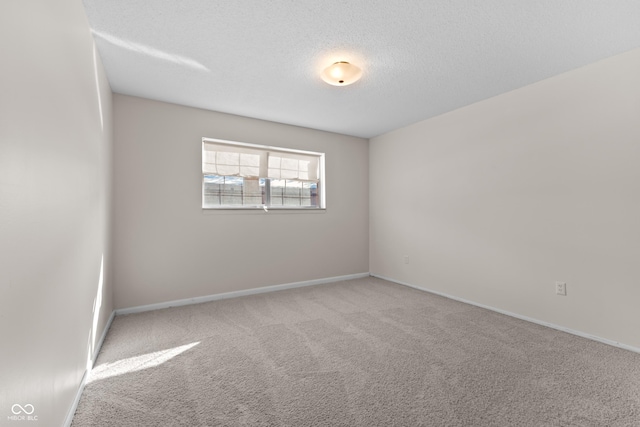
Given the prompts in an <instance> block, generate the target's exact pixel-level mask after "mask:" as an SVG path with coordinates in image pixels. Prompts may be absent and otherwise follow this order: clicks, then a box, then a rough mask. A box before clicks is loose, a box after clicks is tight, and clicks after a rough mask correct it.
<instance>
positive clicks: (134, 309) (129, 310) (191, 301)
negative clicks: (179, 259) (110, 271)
mask: <svg viewBox="0 0 640 427" xmlns="http://www.w3.org/2000/svg"><path fill="white" fill-rule="evenodd" d="M363 277H369V273H358V274H348V275H346V276H335V277H327V278H324V279H315V280H306V281H304V282H295V283H286V284H283V285H273V286H264V287H262V288H252V289H245V290H242V291H233V292H225V293H222V294H213V295H205V296H201V297H195V298H186V299H180V300H174V301H167V302H160V303H157V304H148V305H139V306H136V307H129V308H119V309H117V310H116V316H120V315H123V314H133V313H142V312H145V311H152V310H160V309H163V308H169V307H180V306H183V305H191V304H200V303H203V302H209V301H217V300H221V299H227V298H236V297H242V296H246V295H255V294H262V293H266V292H274V291H282V290H285V289H292V288H301V287H304V286H312V285H321V284H324V283H333V282H342V281H344V280H352V279H361V278H363Z"/></svg>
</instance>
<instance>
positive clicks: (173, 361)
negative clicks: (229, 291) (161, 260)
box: [73, 278, 640, 427]
mask: <svg viewBox="0 0 640 427" xmlns="http://www.w3.org/2000/svg"><path fill="white" fill-rule="evenodd" d="M90 381H91V382H90V383H89V384H88V385H87V387H86V388H85V390H84V394H83V396H82V399H81V401H80V404H79V406H78V410H77V412H76V415H75V418H74V421H73V426H75V427H81V426H119V427H124V426H136V427H140V426H156V427H157V426H640V354H637V353H633V352H629V351H625V350H621V349H617V348H613V347H609V346H606V345H604V344H600V343H597V342H593V341H589V340H586V339H582V338H578V337H575V336H572V335H569V334H565V333H563V332H559V331H556V330H552V329H548V328H545V327H542V326H538V325H535V324H531V323H528V322H524V321H520V320H517V319H513V318H510V317H507V316H503V315H501V314H497V313H494V312H491V311H487V310H484V309H481V308H477V307H473V306H470V305H466V304H462V303H459V302H455V301H451V300H448V299H446V298H442V297H438V296H435V295H431V294H429V293H426V292H421V291H418V290H415V289H411V288H407V287H404V286H400V285H396V284H392V283H389V282H386V281H383V280H379V279H375V278H366V279H358V280H353V281H348V282H341V283H334V284H325V285H318V286H312V287H306V288H298V289H292V290H287V291H281V292H274V293H269V294H261V295H254V296H247V297H242V298H235V299H229V300H222V301H216V302H210V303H205V304H199V305H193V306H187V307H177V308H170V309H165V310H159V311H153V312H147V313H142V314H136V315H129V316H119V317H116V319H115V320H114V322H113V325H112V327H111V330H110V331H109V333H108V335H107V339H106V341H105V343H104V346H103V348H102V351H101V353H100V356H99V357H98V361H97V364H96V368H95V369H94V371H93V372H92V376H91V378H90Z"/></svg>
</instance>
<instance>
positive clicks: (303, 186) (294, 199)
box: [271, 179, 318, 207]
mask: <svg viewBox="0 0 640 427" xmlns="http://www.w3.org/2000/svg"><path fill="white" fill-rule="evenodd" d="M271 206H287V207H296V206H298V207H300V206H308V207H317V206H318V185H317V184H316V183H315V182H306V181H298V180H293V179H286V180H285V179H272V180H271Z"/></svg>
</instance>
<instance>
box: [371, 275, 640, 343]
mask: <svg viewBox="0 0 640 427" xmlns="http://www.w3.org/2000/svg"><path fill="white" fill-rule="evenodd" d="M371 276H372V277H377V278H378V279H383V280H387V281H389V282H393V283H397V284H399V285H403V286H408V287H410V288H414V289H418V290H420V291H424V292H429V293H431V294H434V295H439V296H441V297H445V298H449V299H452V300H455V301H459V302H463V303H465V304H470V305H474V306H476V307H480V308H485V309H487V310H491V311H495V312H496V313H500V314H504V315H507V316H510V317H515V318H516V319H520V320H525V321H527V322H531V323H535V324H538V325H542V326H546V327H548V328H552V329H556V330H558V331H562V332H566V333H568V334H572V335H576V336H579V337H582V338H587V339H589V340H592V341H598V342H600V343H603V344H607V345H610V346H613V347H618V348H622V349H624V350H629V351H633V352H635V353H640V348H637V347H632V346H630V345H626V344H623V343H619V342H617V341H612V340H609V339H606V338H601V337H597V336H595V335H590V334H587V333H585V332H581V331H576V330H574V329H570V328H566V327H564V326H559V325H555V324H553V323H549V322H544V321H542V320H538V319H534V318H532V317H527V316H522V315H520V314H517V313H512V312H510V311H506V310H501V309H499V308H495V307H491V306H488V305H484V304H479V303H477V302H473V301H470V300H466V299H464V298H459V297H456V296H453V295H449V294H445V293H443V292H438V291H434V290H431V289H427V288H423V287H420V286H415V285H412V284H410V283H406V282H401V281H399V280H395V279H391V278H389V277H384V276H380V275H378V274H373V273H371Z"/></svg>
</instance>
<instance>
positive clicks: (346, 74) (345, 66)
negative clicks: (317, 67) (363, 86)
mask: <svg viewBox="0 0 640 427" xmlns="http://www.w3.org/2000/svg"><path fill="white" fill-rule="evenodd" d="M320 76H321V77H322V80H324V81H325V82H327V83H329V84H330V85H333V86H347V85H350V84H351V83H355V82H356V81H358V79H360V77H362V70H361V69H360V68H358V67H357V66H355V65H353V64H350V63H348V62H345V61H340V62H336V63H334V64H332V65H330V66H328V67H327V68H325V69H324V71H323V72H322V74H321V75H320Z"/></svg>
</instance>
